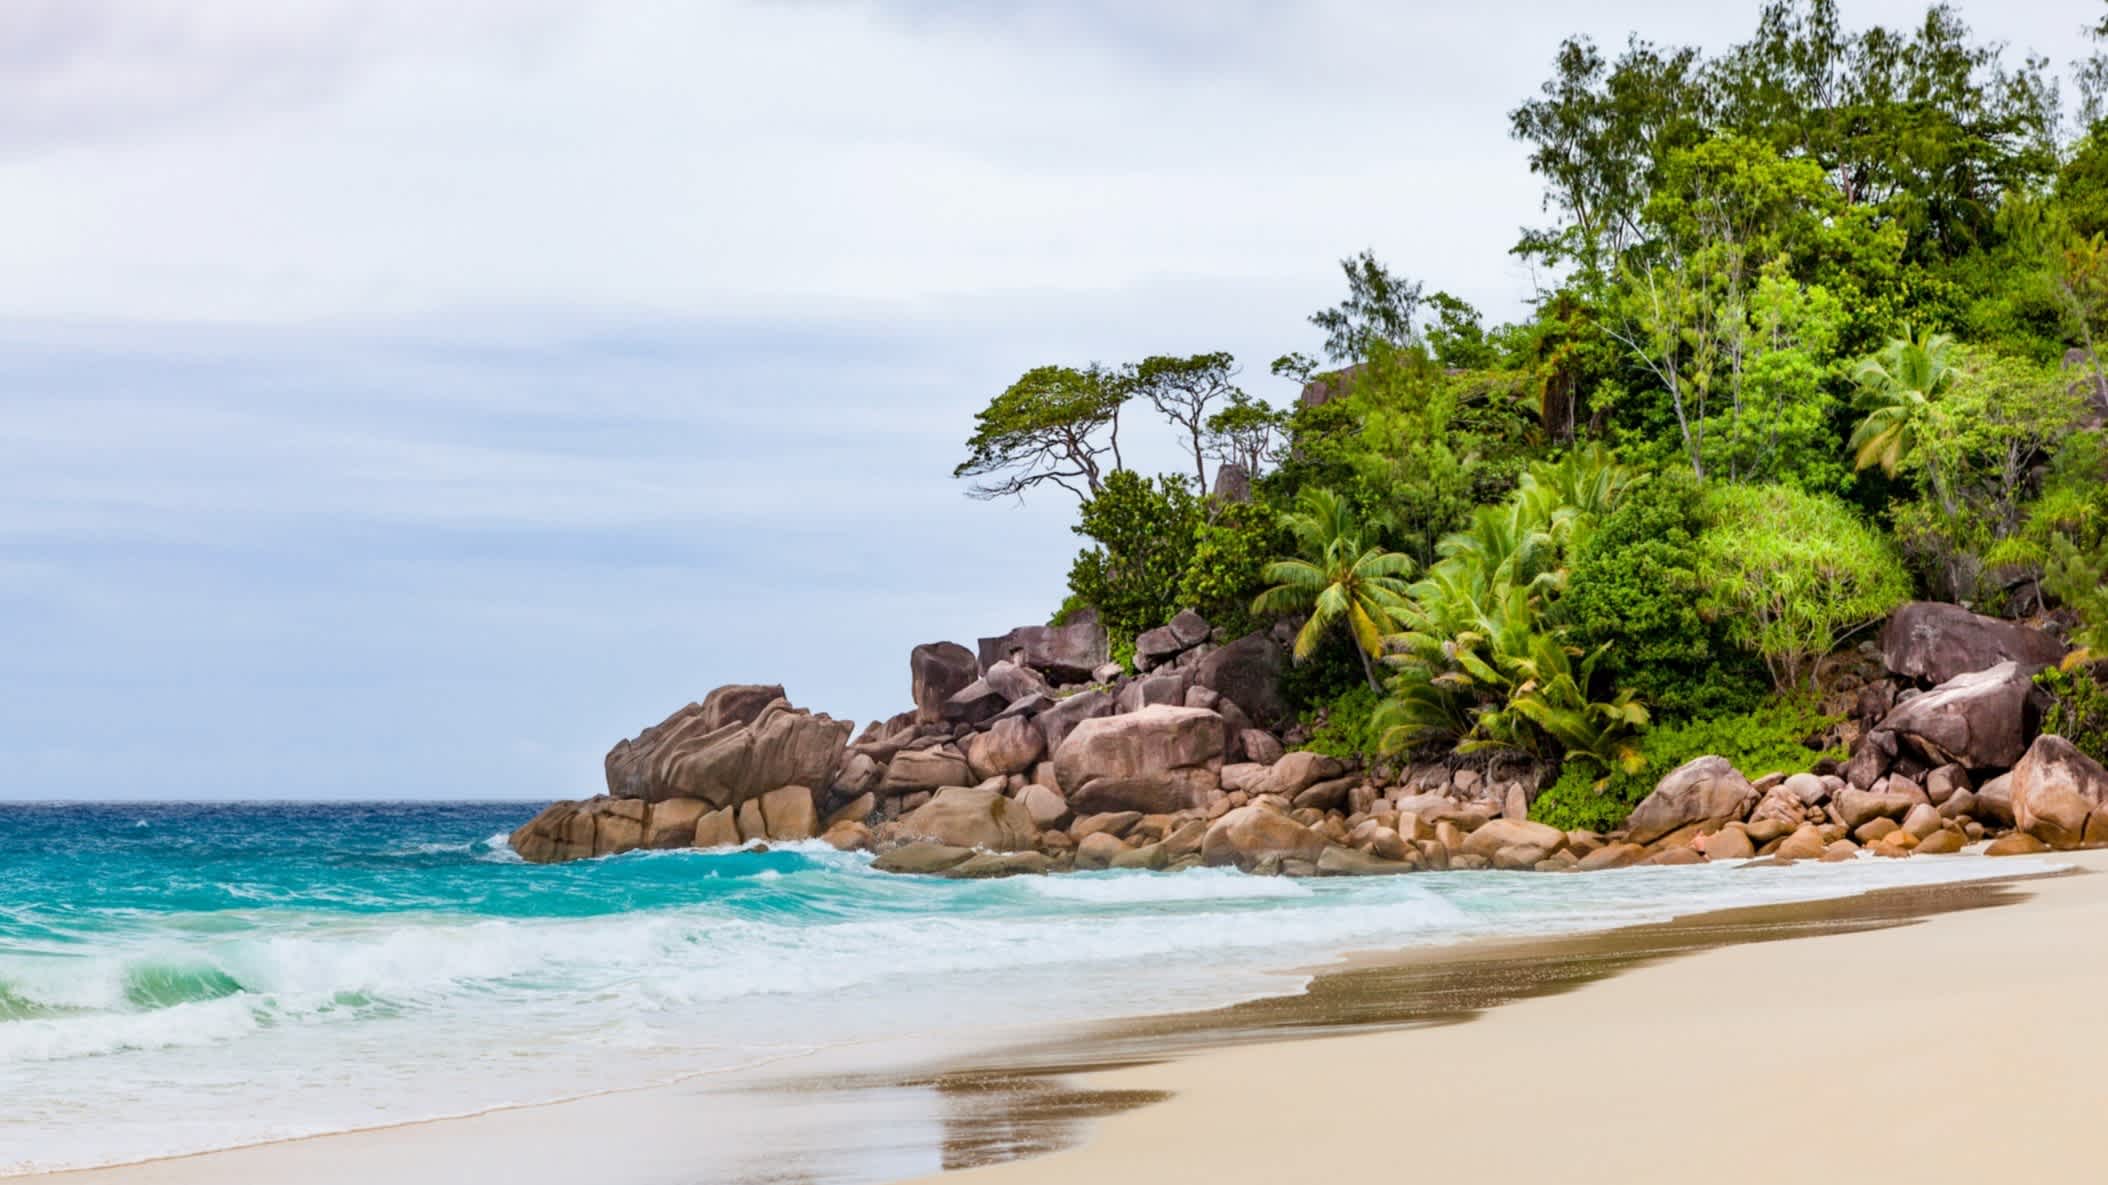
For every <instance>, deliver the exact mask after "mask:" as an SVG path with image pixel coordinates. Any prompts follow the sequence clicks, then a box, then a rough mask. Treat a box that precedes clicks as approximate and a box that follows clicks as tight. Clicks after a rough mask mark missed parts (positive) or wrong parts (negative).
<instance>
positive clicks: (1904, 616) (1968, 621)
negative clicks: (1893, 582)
mask: <svg viewBox="0 0 2108 1185" xmlns="http://www.w3.org/2000/svg"><path fill="white" fill-rule="evenodd" d="M2064 653H2065V647H2064V643H2062V642H2059V641H2058V640H2057V639H2055V638H2053V637H2051V636H2049V635H2048V634H2045V633H2043V632H2042V631H2041V630H2035V629H2029V628H2028V627H2026V626H2024V625H2015V624H2014V623H2012V622H2010V621H2000V620H1998V619H1997V618H1995V617H1985V616H1983V615H1982V614H1980V613H1971V612H1969V611H1968V610H1967V609H1964V608H1962V607H1961V606H1960V605H1949V604H1945V603H1943V602H1938V601H1912V602H1911V603H1910V604H1908V605H1905V606H1903V607H1902V608H1901V609H1898V610H1896V612H1895V615H1894V616H1892V617H1890V618H1889V620H1888V625H1887V627H1886V628H1885V629H1883V630H1882V633H1881V661H1882V663H1883V664H1884V665H1885V666H1887V667H1888V669H1889V670H1891V671H1893V672H1895V673H1896V674H1898V675H1901V676H1903V677H1905V678H1907V679H1921V680H1924V681H1925V682H1926V683H1929V684H1939V683H1945V682H1947V681H1948V680H1950V679H1953V678H1954V677H1956V676H1957V675H1967V674H1970V673H1972V672H1975V671H1984V670H1989V669H1990V668H1992V667H1995V666H1997V665H1998V664H2000V663H2003V662H2011V663H2017V664H2019V665H2020V666H2021V667H2022V668H2023V669H2025V670H2028V671H2029V673H2031V674H2032V673H2033V670H2034V669H2039V668H2041V667H2046V666H2054V665H2056V664H2057V662H2058V661H2059V660H2061V659H2062V658H2063V657H2064Z"/></svg>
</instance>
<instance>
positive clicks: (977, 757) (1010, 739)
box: [960, 716, 1047, 782]
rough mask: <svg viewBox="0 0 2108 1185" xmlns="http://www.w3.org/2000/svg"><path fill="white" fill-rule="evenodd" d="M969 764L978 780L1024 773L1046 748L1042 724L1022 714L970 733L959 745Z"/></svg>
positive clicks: (969, 768) (968, 767) (975, 779)
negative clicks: (1041, 733)
mask: <svg viewBox="0 0 2108 1185" xmlns="http://www.w3.org/2000/svg"><path fill="white" fill-rule="evenodd" d="M960 748H962V749H963V750H965V753H966V767H967V769H968V770H970V771H971V772H972V773H973V780H974V781H975V782H983V781H986V780H988V779H989V778H996V777H1007V776H1008V775H1010V774H1021V773H1024V772H1025V771H1026V770H1028V769H1031V768H1032V763H1033V762H1035V761H1038V760H1039V759H1040V757H1041V756H1042V755H1044V754H1045V753H1046V751H1047V740H1046V738H1045V737H1044V736H1042V735H1040V731H1039V726H1038V725H1036V724H1034V723H1032V721H1030V720H1028V719H1026V718H1024V717H1023V716H1011V717H1008V718H1006V719H1002V720H998V721H996V722H995V723H994V724H992V725H990V726H989V728H988V731H987V732H977V733H975V734H973V735H972V736H970V737H967V738H966V740H965V742H964V743H963V744H962V745H961V746H960Z"/></svg>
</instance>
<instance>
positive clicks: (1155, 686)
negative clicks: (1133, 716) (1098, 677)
mask: <svg viewBox="0 0 2108 1185" xmlns="http://www.w3.org/2000/svg"><path fill="white" fill-rule="evenodd" d="M1186 682H1187V675H1186V674H1185V673H1184V672H1182V671H1157V672H1155V673H1154V674H1148V675H1140V676H1137V677H1135V678H1133V679H1130V680H1128V682H1127V685H1126V686H1125V687H1122V688H1121V689H1120V694H1119V695H1118V696H1117V697H1116V698H1115V699H1114V701H1113V702H1114V703H1115V704H1116V705H1117V710H1118V711H1121V712H1139V711H1141V710H1142V709H1143V708H1147V707H1150V706H1152V705H1155V704H1169V705H1171V706H1173V707H1184V706H1185V703H1186Z"/></svg>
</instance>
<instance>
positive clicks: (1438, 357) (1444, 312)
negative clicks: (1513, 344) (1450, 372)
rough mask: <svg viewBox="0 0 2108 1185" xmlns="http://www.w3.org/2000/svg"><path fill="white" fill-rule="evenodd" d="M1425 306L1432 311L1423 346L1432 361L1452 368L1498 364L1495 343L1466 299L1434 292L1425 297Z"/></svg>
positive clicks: (1497, 347) (1493, 365)
mask: <svg viewBox="0 0 2108 1185" xmlns="http://www.w3.org/2000/svg"><path fill="white" fill-rule="evenodd" d="M1427 307H1429V308H1431V309H1433V310H1434V312H1435V320H1434V323H1433V324H1432V325H1429V326H1428V327H1427V346H1428V350H1429V351H1430V352H1431V353H1432V354H1433V355H1434V359H1435V361H1436V362H1439V363H1441V364H1442V365H1443V366H1445V367H1449V368H1451V369H1455V370H1492V369H1493V368H1494V367H1496V366H1498V365H1499V364H1500V349H1499V346H1498V345H1497V344H1496V343H1495V342H1494V340H1493V339H1492V337H1490V336H1489V335H1488V334H1487V332H1486V326H1485V324H1484V323H1483V322H1481V321H1480V320H1479V311H1478V310H1477V309H1475V308H1473V307H1472V306H1471V305H1470V303H1469V302H1467V301H1464V300H1460V299H1458V298H1457V297H1454V296H1451V295H1450V294H1449V293H1447V292H1437V293H1435V294H1434V295H1433V296H1430V297H1428V298H1427Z"/></svg>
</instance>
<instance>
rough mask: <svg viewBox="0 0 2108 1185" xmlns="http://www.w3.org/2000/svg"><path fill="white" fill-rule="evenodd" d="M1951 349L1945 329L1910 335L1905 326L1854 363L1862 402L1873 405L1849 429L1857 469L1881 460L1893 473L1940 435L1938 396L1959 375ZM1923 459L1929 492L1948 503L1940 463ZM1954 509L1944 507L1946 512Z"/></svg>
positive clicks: (1942, 418) (1943, 417)
mask: <svg viewBox="0 0 2108 1185" xmlns="http://www.w3.org/2000/svg"><path fill="white" fill-rule="evenodd" d="M1953 353H1954V341H1953V339H1952V338H1949V337H1948V336H1947V335H1946V334H1944V333H1928V334H1925V335H1923V336H1921V337H1918V338H1916V339H1915V340H1913V339H1912V338H1911V336H1910V333H1909V331H1908V330H1905V331H1904V336H1902V337H1899V338H1894V339H1892V340H1891V341H1890V342H1889V343H1888V344H1887V345H1886V346H1883V347H1882V348H1881V350H1880V352H1879V353H1876V354H1872V355H1869V356H1868V357H1865V358H1862V359H1860V360H1859V364H1858V365H1857V366H1854V367H1853V368H1852V381H1854V382H1856V383H1858V384H1859V392H1860V401H1861V403H1862V404H1864V405H1865V406H1867V407H1869V408H1870V409H1871V410H1869V411H1868V412H1867V416H1866V418H1865V419H1864V420H1861V421H1860V422H1859V428H1858V429H1857V430H1856V431H1854V432H1853V433H1852V440H1851V445H1850V447H1851V449H1852V464H1853V466H1854V467H1855V468H1858V469H1865V468H1867V467H1868V466H1871V465H1879V466H1880V467H1881V471H1882V472H1883V473H1887V474H1890V475H1893V474H1894V473H1895V472H1896V470H1897V469H1898V468H1900V467H1901V466H1902V465H1903V464H1904V463H1906V462H1907V461H1909V460H1910V459H1911V457H1912V456H1914V455H1916V454H1918V453H1920V452H1921V451H1923V448H1924V445H1925V442H1926V441H1927V440H1929V439H1934V438H1936V437H1937V436H1938V434H1939V432H1940V431H1941V429H1942V427H1943V426H1944V425H1945V423H1946V419H1947V416H1946V412H1945V409H1943V408H1942V407H1941V406H1940V398H1941V396H1943V395H1945V394H1946V393H1947V392H1948V391H1949V390H1951V389H1953V387H1954V384H1955V383H1956V381H1958V380H1959V379H1960V378H1961V371H1960V369H1959V368H1957V367H1956V366H1955V365H1954V362H1953V361H1952V356H1953ZM1924 461H1925V469H1926V474H1927V476H1928V477H1930V478H1931V480H1932V487H1933V492H1934V493H1935V494H1937V495H1939V498H1940V502H1941V504H1942V505H1943V506H1946V505H1947V504H1948V503H1949V501H1950V500H1949V498H1948V495H1947V489H1946V483H1945V482H1944V480H1943V475H1942V474H1941V473H1940V470H1939V465H1938V462H1937V461H1936V460H1934V459H1933V458H1932V457H1931V456H1926V457H1925V458H1924ZM1952 509H1953V508H1952V506H1948V510H1949V511H1950V512H1951V511H1952Z"/></svg>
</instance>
